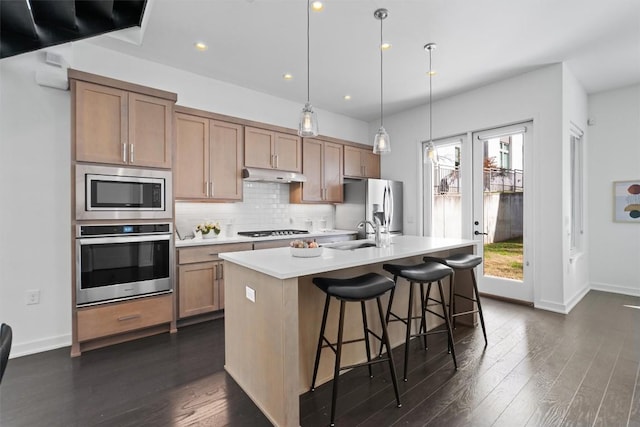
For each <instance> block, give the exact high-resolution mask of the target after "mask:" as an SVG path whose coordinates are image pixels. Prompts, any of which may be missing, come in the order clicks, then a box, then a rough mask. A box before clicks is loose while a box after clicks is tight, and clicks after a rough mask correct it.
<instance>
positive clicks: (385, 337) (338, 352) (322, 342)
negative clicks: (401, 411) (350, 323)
mask: <svg viewBox="0 0 640 427" xmlns="http://www.w3.org/2000/svg"><path fill="white" fill-rule="evenodd" d="M392 292H393V289H392ZM330 302H331V296H330V295H328V294H327V297H326V299H325V303H324V310H323V313H322V325H321V326H320V336H319V338H318V347H317V350H316V359H315V363H314V365H313V378H312V380H311V391H315V385H316V378H317V375H318V366H319V365H320V354H321V352H322V349H323V348H325V347H328V348H329V349H331V350H332V351H333V352H334V353H335V365H334V370H333V393H332V397H331V425H332V426H334V425H335V423H334V421H335V414H336V403H337V398H338V383H339V377H340V371H342V370H345V369H351V368H357V367H362V366H367V367H368V369H369V377H370V378H373V372H372V370H371V366H372V365H373V364H376V363H383V362H389V370H390V371H391V380H392V381H393V389H394V392H395V395H396V402H397V406H398V408H400V407H402V403H401V402H400V392H399V389H398V379H397V376H396V368H395V364H394V362H393V353H392V352H391V351H389V352H388V355H387V357H384V358H377V359H372V358H371V347H370V344H369V335H373V336H374V337H375V338H377V339H378V340H380V341H381V347H382V346H384V345H386V346H387V348H389V349H390V348H391V344H390V342H389V334H388V333H387V324H386V322H385V321H384V319H385V317H384V313H383V310H382V303H381V302H380V297H376V303H377V306H378V315H379V316H380V323H381V325H382V337H380V336H378V335H377V334H376V333H375V332H373V331H372V330H371V329H369V326H368V324H367V313H366V309H365V302H364V301H360V307H361V311H362V328H363V332H364V336H363V338H360V339H355V340H349V341H343V330H344V317H345V305H346V301H344V300H340V318H339V321H338V337H337V341H336V342H335V343H332V342H330V341H329V340H328V339H327V338H326V337H325V329H326V326H327V314H328V313H329V304H330ZM361 341H364V342H365V346H366V351H367V361H366V362H363V363H357V364H355V365H348V366H340V358H341V356H342V346H343V345H344V344H351V343H356V342H361Z"/></svg>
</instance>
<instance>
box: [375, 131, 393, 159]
mask: <svg viewBox="0 0 640 427" xmlns="http://www.w3.org/2000/svg"><path fill="white" fill-rule="evenodd" d="M373 152H374V153H376V154H384V153H389V152H391V141H390V140H389V134H388V133H387V131H386V130H385V129H384V127H382V126H380V129H378V132H377V133H376V134H375V135H374V136H373Z"/></svg>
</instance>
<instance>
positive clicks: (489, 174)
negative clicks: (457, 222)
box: [433, 166, 524, 194]
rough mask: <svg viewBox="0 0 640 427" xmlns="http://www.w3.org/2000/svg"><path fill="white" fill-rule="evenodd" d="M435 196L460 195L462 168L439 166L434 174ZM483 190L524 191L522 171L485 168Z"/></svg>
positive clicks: (488, 191) (491, 191)
mask: <svg viewBox="0 0 640 427" xmlns="http://www.w3.org/2000/svg"><path fill="white" fill-rule="evenodd" d="M434 178H435V179H434V181H433V182H434V185H433V193H434V194H451V193H453V194H458V193H460V168H459V167H458V166H438V167H436V170H435V173H434ZM483 184H484V185H483V188H484V191H485V192H486V193H494V192H498V193H506V192H513V193H517V192H522V191H524V181H523V174H522V169H502V168H484V171H483Z"/></svg>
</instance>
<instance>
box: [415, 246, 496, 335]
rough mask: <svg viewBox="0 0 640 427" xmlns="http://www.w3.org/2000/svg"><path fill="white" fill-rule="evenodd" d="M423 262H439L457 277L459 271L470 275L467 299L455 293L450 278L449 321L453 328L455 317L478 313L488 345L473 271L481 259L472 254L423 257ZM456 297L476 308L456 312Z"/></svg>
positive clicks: (453, 281) (452, 281) (453, 282)
mask: <svg viewBox="0 0 640 427" xmlns="http://www.w3.org/2000/svg"><path fill="white" fill-rule="evenodd" d="M424 260H425V261H435V262H440V263H442V264H444V265H446V266H448V267H451V268H453V270H454V272H455V274H456V275H457V274H458V272H460V271H465V270H468V271H469V272H470V274H471V283H472V284H473V296H472V297H468V296H466V295H462V294H459V293H457V292H456V290H455V280H454V277H451V292H450V293H449V314H450V316H451V321H452V323H453V326H454V328H455V325H456V317H459V316H465V315H467V314H473V313H478V316H479V317H480V324H481V325H482V335H484V345H485V346H486V345H487V344H488V342H487V329H486V328H485V326H484V316H483V315H482V303H481V302H480V293H479V292H478V283H477V282H476V274H475V273H474V271H473V269H474V268H475V267H476V266H478V265H480V264H481V263H482V257H479V256H478V255H474V254H454V255H450V256H448V257H446V258H435V257H424ZM456 297H457V298H463V299H466V300H467V301H471V303H475V304H476V305H477V307H478V308H472V309H471V310H467V311H462V312H458V311H457V310H456Z"/></svg>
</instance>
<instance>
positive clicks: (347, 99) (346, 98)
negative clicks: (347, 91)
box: [343, 95, 351, 101]
mask: <svg viewBox="0 0 640 427" xmlns="http://www.w3.org/2000/svg"><path fill="white" fill-rule="evenodd" d="M343 98H344V100H345V101H349V100H350V99H351V95H345V96H344V97H343Z"/></svg>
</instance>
